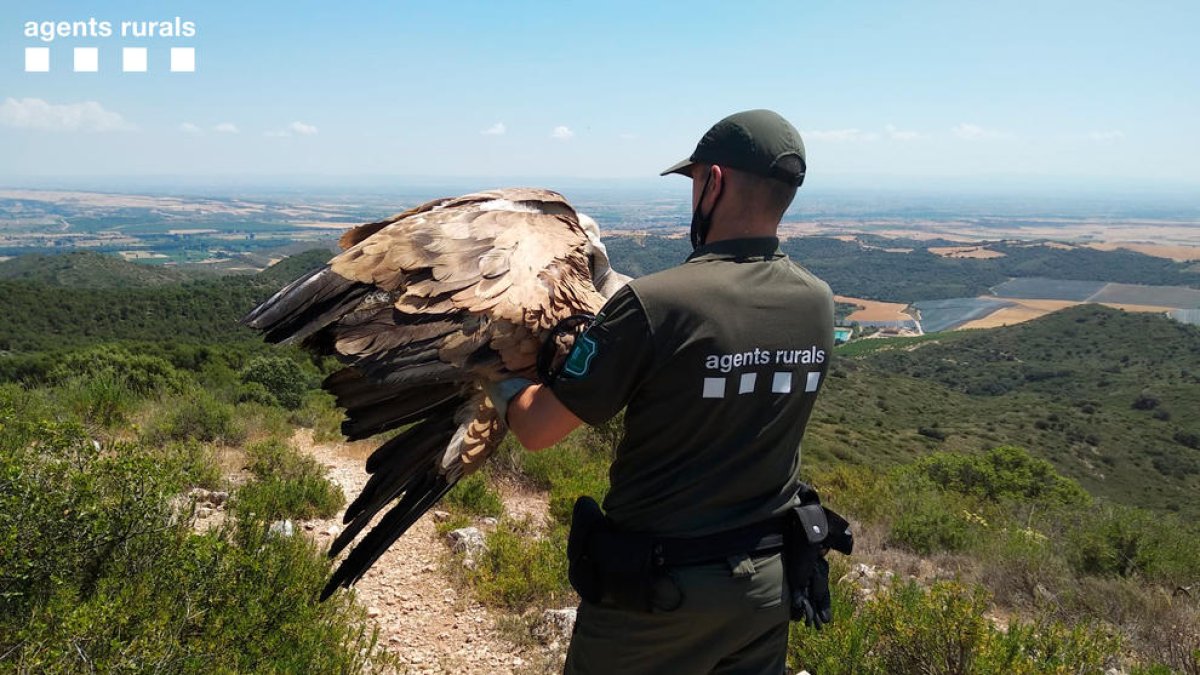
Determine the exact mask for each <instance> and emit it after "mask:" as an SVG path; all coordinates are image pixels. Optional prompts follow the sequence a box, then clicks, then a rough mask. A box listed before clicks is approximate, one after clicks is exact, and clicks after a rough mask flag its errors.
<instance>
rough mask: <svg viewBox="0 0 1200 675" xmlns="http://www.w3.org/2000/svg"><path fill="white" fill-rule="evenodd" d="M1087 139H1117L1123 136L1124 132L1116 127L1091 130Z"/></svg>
mask: <svg viewBox="0 0 1200 675" xmlns="http://www.w3.org/2000/svg"><path fill="white" fill-rule="evenodd" d="M1087 137H1088V139H1090V140H1093V141H1119V140H1121V139H1123V138H1125V132H1124V131H1120V130H1118V129H1109V130H1107V131H1093V132H1092V133H1090V134H1088V136H1087Z"/></svg>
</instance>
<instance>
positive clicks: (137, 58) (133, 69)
mask: <svg viewBox="0 0 1200 675" xmlns="http://www.w3.org/2000/svg"><path fill="white" fill-rule="evenodd" d="M121 70H123V71H125V72H127V73H144V72H146V48H145V47H122V48H121Z"/></svg>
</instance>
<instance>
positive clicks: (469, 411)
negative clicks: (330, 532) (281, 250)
mask: <svg viewBox="0 0 1200 675" xmlns="http://www.w3.org/2000/svg"><path fill="white" fill-rule="evenodd" d="M339 243H340V245H341V247H342V249H343V251H342V252H341V253H339V254H338V255H336V256H334V257H333V259H331V260H330V261H329V264H328V265H326V266H325V267H323V268H321V269H318V270H316V271H314V272H312V273H309V274H307V275H305V276H303V277H301V278H299V279H297V280H295V281H293V282H292V283H290V284H288V285H287V286H286V287H285V288H284V289H283V290H281V291H279V292H278V293H276V294H275V295H274V296H273V297H271V299H269V300H267V301H266V302H264V303H263V304H262V305H260V306H259V307H258V308H257V309H255V310H254V311H253V312H251V313H250V314H249V315H247V316H246V317H245V318H244V319H243V323H245V324H246V325H248V326H250V327H252V328H256V329H258V330H261V331H263V332H264V333H265V337H266V340H267V341H268V342H274V343H281V344H299V345H301V346H303V347H305V348H308V349H310V350H312V351H314V352H317V353H319V354H325V355H332V356H334V357H336V358H337V359H338V360H339V361H341V362H342V363H344V364H345V365H346V367H345V368H343V369H341V370H338V371H337V372H335V373H333V374H332V375H330V376H329V377H328V378H326V379H325V381H324V383H323V384H322V386H323V387H324V388H325V389H326V390H327V391H329V392H330V393H332V394H333V395H334V396H335V397H336V398H337V403H338V405H339V406H340V407H343V408H345V409H346V419H345V420H344V422H343V423H342V432H343V433H344V434H345V435H346V437H347V438H350V439H361V438H366V437H368V436H373V435H375V434H379V433H382V432H385V431H388V430H391V429H397V428H400V427H405V426H407V428H406V429H404V430H403V431H402V432H401V433H400V434H399V435H397V436H395V437H394V438H392V439H390V440H388V441H387V442H385V443H383V444H382V445H380V446H379V448H378V449H376V450H375V451H374V453H372V454H371V456H370V457H369V458H368V459H367V464H366V470H367V472H368V473H370V474H371V478H370V479H369V480H368V481H367V484H366V486H365V487H364V488H363V490H362V493H361V494H359V495H358V496H357V497H356V498H355V499H354V501H353V502H351V503H350V506H349V507H348V508H347V509H346V515H345V522H346V524H347V526H346V529H345V530H344V531H343V532H342V533H341V535H340V536H338V537H337V538H336V539H335V540H334V542H333V544H332V546H331V548H330V551H329V554H330V556H331V557H332V556H336V555H337V554H338V553H339V552H341V551H342V550H343V549H344V548H345V547H346V546H347V545H348V544H350V543H351V542H352V541H354V540H355V538H356V537H357V536H358V535H359V534H360V533H361V532H362V531H363V530H364V529H365V528H366V526H367V525H368V523H370V521H371V520H372V519H373V518H374V517H375V516H376V515H377V514H378V513H380V512H381V511H382V510H383V509H385V508H387V507H388V506H389V505H392V504H394V506H392V508H391V510H389V511H388V512H387V514H386V515H384V516H383V518H382V519H381V520H380V521H379V522H378V523H377V524H376V525H375V527H373V528H372V529H371V530H370V531H369V532H368V533H367V534H366V536H364V537H363V538H362V540H361V541H360V542H359V543H358V544H357V545H356V546H355V547H354V548H353V549H352V550H351V551H350V553H349V555H347V556H346V559H345V560H344V561H343V562H342V564H341V566H340V567H338V569H337V570H336V571H335V572H334V574H333V576H332V577H331V579H330V580H329V583H328V585H327V586H326V587H325V590H324V591H323V593H322V596H321V597H322V599H324V598H326V597H328V596H329V595H330V594H331V593H333V591H335V590H336V589H337V588H338V587H339V586H346V587H349V586H350V585H352V584H353V583H354V582H356V581H357V580H358V579H359V578H361V577H362V576H363V574H364V573H366V571H367V570H368V569H369V568H370V567H371V565H372V564H374V562H375V561H376V560H378V559H379V556H381V555H382V554H383V553H384V551H386V550H387V549H388V547H389V546H391V545H392V543H394V542H395V541H396V539H398V538H399V537H400V535H402V534H403V533H404V532H405V531H406V530H407V529H408V528H409V527H411V526H412V524H413V523H415V522H416V521H417V519H418V518H420V517H421V515H422V514H424V513H425V512H426V511H428V510H429V509H430V508H431V507H432V506H433V505H434V504H435V503H437V501H438V500H439V499H441V498H442V496H444V495H445V494H446V492H448V491H449V490H450V488H451V487H453V486H454V484H455V483H457V482H458V481H459V480H460V479H461V478H462V477H463V476H466V475H468V474H470V473H471V472H473V471H475V470H477V469H478V468H479V467H480V466H481V465H482V463H483V462H484V460H486V459H487V457H488V456H489V455H490V454H491V453H492V451H493V450H495V449H496V447H497V446H499V445H500V441H501V440H502V439H503V437H504V435H505V433H506V432H507V429H506V427H505V425H504V423H503V421H502V420H500V419H499V417H498V416H497V414H496V411H495V409H494V408H493V407H492V404H491V402H490V401H489V400H488V399H487V397H486V396H485V395H484V394H483V391H482V389H481V387H480V384H481V382H484V381H489V380H492V381H494V380H498V379H501V378H506V377H511V376H514V375H518V376H523V377H528V378H530V379H537V373H536V370H537V369H536V368H535V362H536V358H537V354H538V352H539V348H540V347H541V345H542V341H543V339H544V338H545V337H546V336H547V335H548V334H550V333H551V331H552V329H553V328H554V327H555V326H556V324H558V322H559V321H560V320H563V319H565V318H567V317H570V316H573V315H577V314H581V313H594V312H596V311H597V310H598V309H599V308H600V306H601V305H602V304H603V302H604V299H605V298H606V297H609V296H611V295H612V294H613V293H614V292H616V291H617V290H618V289H619V288H620V287H621V286H622V285H623V284H624V283H625V281H627V280H628V277H625V276H623V275H619V274H617V273H615V272H613V271H612V270H611V268H610V267H609V264H608V256H607V254H606V252H605V249H604V246H603V244H601V243H600V239H599V230H598V228H597V227H596V223H595V221H593V220H592V219H591V218H589V217H587V216H585V215H583V214H580V213H577V212H576V211H575V209H573V208H572V207H571V205H570V204H568V203H567V202H566V200H565V199H563V197H562V195H559V194H557V193H555V192H551V191H549V190H541V189H531V188H509V189H501V190H490V191H486V192H478V193H475V194H469V195H465V196H462V197H454V198H446V199H438V200H434V201H431V202H428V203H426V204H422V205H421V206H418V207H416V208H413V209H409V210H408V211H405V212H404V213H401V214H399V215H396V216H393V217H391V218H388V219H386V220H381V221H379V222H375V223H368V224H366V225H360V226H358V227H356V228H354V229H351V230H349V231H347V232H346V233H345V234H344V235H343V236H342V238H341V240H340V242H339ZM565 348H566V345H565V344H560V345H557V349H558V351H559V352H561V351H563V350H565Z"/></svg>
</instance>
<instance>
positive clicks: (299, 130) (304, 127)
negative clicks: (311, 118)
mask: <svg viewBox="0 0 1200 675" xmlns="http://www.w3.org/2000/svg"><path fill="white" fill-rule="evenodd" d="M287 128H288V131H291V132H292V133H294V134H298V135H300V136H314V135H316V133H317V128H316V127H314V126H313V125H311V124H305V123H304V122H292V123H291V124H289V125H288V127H287Z"/></svg>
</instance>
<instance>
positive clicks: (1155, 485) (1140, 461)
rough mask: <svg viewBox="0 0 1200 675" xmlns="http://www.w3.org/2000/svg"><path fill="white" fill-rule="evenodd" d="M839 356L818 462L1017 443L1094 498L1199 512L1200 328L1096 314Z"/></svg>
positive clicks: (814, 445) (891, 459)
mask: <svg viewBox="0 0 1200 675" xmlns="http://www.w3.org/2000/svg"><path fill="white" fill-rule="evenodd" d="M839 354H841V356H842V358H840V359H838V360H836V361H835V362H834V364H835V365H834V371H833V373H832V377H833V378H835V379H832V380H831V382H830V386H829V387H828V388H826V389H825V393H824V394H823V395H822V397H821V398H820V399H819V400H818V404H817V410H816V412H815V413H814V418H813V424H812V425H811V426H810V431H809V435H808V436H807V437H806V441H805V451H806V457H808V458H809V459H811V460H813V461H815V462H816V463H818V464H830V463H833V462H835V461H847V462H851V463H857V464H869V465H877V464H881V463H882V464H887V463H897V462H903V461H908V460H910V459H911V458H912V457H914V456H919V455H923V454H926V453H929V452H932V451H935V450H947V451H953V452H966V453H972V452H978V451H980V450H981V449H985V448H991V447H996V446H998V445H1018V446H1021V447H1025V448H1028V449H1030V450H1031V451H1032V452H1034V453H1035V454H1036V455H1039V456H1041V457H1043V458H1045V459H1048V460H1050V461H1051V462H1053V463H1054V464H1055V466H1056V467H1057V468H1058V469H1059V470H1060V471H1061V472H1063V473H1064V474H1065V475H1067V476H1070V477H1072V478H1075V479H1076V480H1078V481H1079V482H1080V483H1081V484H1083V485H1084V486H1085V487H1086V488H1087V489H1088V490H1089V491H1090V492H1092V493H1093V494H1097V495H1102V496H1107V497H1111V498H1113V499H1115V500H1117V501H1121V502H1125V503H1128V504H1138V505H1142V506H1149V507H1152V508H1156V509H1165V510H1171V511H1179V512H1181V513H1184V514H1188V515H1191V516H1196V515H1200V504H1198V503H1197V502H1196V500H1195V499H1194V495H1195V494H1196V491H1197V490H1198V489H1200V329H1197V328H1195V327H1193V326H1187V325H1184V324H1179V323H1176V322H1172V321H1170V320H1168V319H1165V318H1162V317H1158V316H1152V315H1145V314H1133V313H1126V312H1122V311H1119V310H1114V309H1108V308H1104V307H1099V306H1094V305H1087V306H1080V307H1074V308H1070V309H1067V310H1063V311H1061V312H1057V313H1055V314H1051V315H1049V316H1047V317H1044V318H1042V319H1038V320H1035V321H1030V322H1028V323H1025V324H1021V325H1018V326H1012V327H1008V328H997V329H992V330H985V331H965V332H960V333H953V334H939V335H937V336H933V337H931V338H927V339H925V340H916V341H904V340H898V341H889V340H872V341H864V342H860V343H852V344H850V345H847V346H845V347H842V348H840V351H839Z"/></svg>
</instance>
